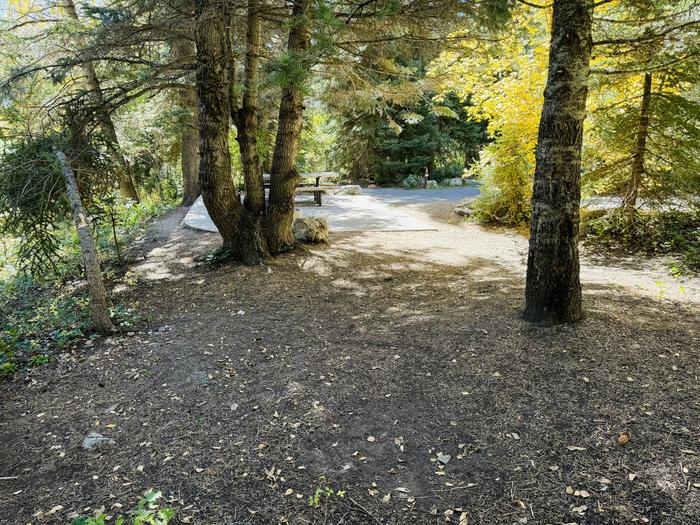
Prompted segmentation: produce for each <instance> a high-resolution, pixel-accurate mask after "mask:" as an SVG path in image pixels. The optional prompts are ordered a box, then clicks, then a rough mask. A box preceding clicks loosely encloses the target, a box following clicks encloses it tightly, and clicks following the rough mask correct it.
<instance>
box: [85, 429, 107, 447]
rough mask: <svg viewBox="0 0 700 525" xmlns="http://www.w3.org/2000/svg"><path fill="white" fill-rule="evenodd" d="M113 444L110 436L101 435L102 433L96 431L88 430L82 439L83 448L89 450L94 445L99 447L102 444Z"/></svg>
mask: <svg viewBox="0 0 700 525" xmlns="http://www.w3.org/2000/svg"><path fill="white" fill-rule="evenodd" d="M113 444H114V440H113V439H112V438H108V437H106V436H103V435H102V434H98V433H97V432H90V433H89V434H88V435H87V436H85V438H84V439H83V448H84V449H87V450H90V449H91V448H95V447H101V446H102V445H113Z"/></svg>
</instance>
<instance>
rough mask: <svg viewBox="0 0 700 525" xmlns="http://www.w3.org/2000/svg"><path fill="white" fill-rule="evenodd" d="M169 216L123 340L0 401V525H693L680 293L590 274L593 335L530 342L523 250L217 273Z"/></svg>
mask: <svg viewBox="0 0 700 525" xmlns="http://www.w3.org/2000/svg"><path fill="white" fill-rule="evenodd" d="M178 213H179V212H175V213H173V214H171V215H170V216H168V217H166V219H164V220H162V221H159V223H157V225H156V226H155V227H154V228H153V229H152V230H151V233H150V237H148V238H147V240H146V241H145V242H144V244H143V246H142V247H141V248H140V250H141V253H147V256H146V258H145V260H143V261H142V262H140V263H139V264H137V265H135V267H134V268H133V272H135V274H137V275H138V276H139V277H138V278H139V282H138V285H137V286H126V285H125V286H124V287H123V288H122V289H120V290H118V300H119V301H122V302H129V303H138V304H139V308H140V311H142V312H144V313H146V314H149V315H150V316H151V319H150V321H149V322H148V323H145V324H144V326H143V327H142V329H141V330H140V331H138V332H137V333H135V334H133V335H132V336H123V337H114V338H110V339H108V340H105V341H100V342H98V343H97V344H96V345H95V346H94V347H92V348H85V349H83V351H81V352H80V353H78V354H76V355H73V356H70V357H68V358H65V359H63V360H62V362H61V363H60V364H59V365H58V366H57V367H55V368H48V367H45V368H43V369H37V370H35V371H34V372H32V373H31V374H30V375H29V376H28V377H27V378H26V380H22V379H19V378H18V380H17V381H15V382H12V383H4V384H2V385H0V389H1V391H0V396H1V397H0V400H1V401H0V402H1V403H2V416H1V417H0V439H2V442H3V444H4V447H3V448H2V449H0V465H1V466H2V467H1V469H0V477H8V478H12V479H2V480H0V523H18V524H20V523H27V522H29V521H31V522H32V523H67V522H68V521H69V516H70V515H71V513H75V512H83V513H85V512H90V511H92V510H94V509H97V508H101V507H104V508H105V509H106V511H107V512H108V513H115V512H116V511H117V510H118V509H119V505H121V506H123V507H122V508H123V509H126V508H128V507H129V506H131V505H132V504H133V502H134V501H135V500H136V499H137V498H138V496H139V494H141V493H142V492H143V491H144V490H146V489H148V488H151V487H153V488H156V489H158V490H161V491H162V492H163V493H164V494H165V496H166V497H167V499H168V500H169V502H170V503H169V505H170V506H172V507H173V508H176V509H177V510H178V518H177V520H176V523H197V524H207V525H209V524H212V525H233V524H234V523H256V524H258V523H259V524H272V523H290V524H304V523H313V524H324V523H327V524H341V523H343V524H355V523H368V524H369V523H374V524H377V523H387V524H398V523H435V524H438V523H445V522H446V518H449V520H450V521H449V522H448V523H455V524H457V523H460V522H459V519H460V517H461V516H463V517H462V520H463V521H462V523H461V524H460V525H463V524H464V523H469V524H484V525H500V524H504V525H506V524H508V525H510V524H514V523H515V524H517V523H536V524H547V523H551V524H561V523H576V524H581V525H583V524H622V523H625V524H628V523H634V522H636V523H663V524H688V525H690V524H696V523H698V522H700V489H698V488H697V487H695V485H694V484H697V483H700V456H699V455H698V454H699V453H700V418H699V417H698V416H700V401H699V400H700V397H698V394H699V390H700V385H699V384H698V376H699V375H700V359H698V358H699V357H700V356H699V355H698V354H700V341H699V340H698V333H697V327H698V325H699V323H698V321H699V318H698V308H697V306H698V297H700V294H699V293H698V291H699V290H700V286H698V282H697V280H688V281H686V282H679V281H674V280H672V279H670V278H669V277H668V275H665V274H664V272H663V270H662V267H661V266H660V265H658V264H657V263H654V262H645V263H643V264H641V265H638V266H637V267H620V266H617V264H618V262H617V261H613V262H615V264H616V265H610V264H608V265H606V266H602V265H600V264H594V261H593V260H592V259H585V260H584V265H583V272H582V276H583V281H584V287H585V300H586V309H587V312H588V316H587V318H586V319H585V320H584V321H583V322H582V323H580V324H578V325H576V326H568V327H555V328H535V327H532V326H529V325H527V324H526V323H524V322H522V321H521V320H520V319H519V317H518V314H519V311H520V308H521V303H522V294H523V264H524V257H525V253H526V248H527V246H526V242H525V241H524V239H522V238H521V237H519V236H517V235H512V234H503V233H494V232H489V231H485V230H483V229H481V228H479V227H477V226H474V225H471V224H449V223H446V222H443V221H441V222H440V228H439V231H437V232H412V233H389V232H387V233H373V234H369V235H350V234H346V235H343V236H337V237H336V238H335V239H334V242H333V244H331V245H330V246H329V247H317V248H313V249H311V250H308V251H305V252H299V253H296V254H290V255H288V256H285V257H282V258H279V259H277V260H274V261H272V262H271V264H270V266H269V267H259V268H258V267H256V268H247V267H222V268H211V267H209V266H208V265H197V264H196V263H195V261H194V259H195V257H197V256H199V255H202V254H204V253H206V252H207V251H208V250H210V249H212V248H214V247H215V246H216V245H217V243H218V240H217V238H216V236H215V235H213V234H202V233H199V232H193V231H189V230H183V229H180V228H178V227H177V224H178V217H179V215H178ZM411 213H417V214H423V217H424V218H425V217H427V218H431V217H432V219H433V220H435V219H436V218H438V219H439V218H443V219H446V218H449V215H448V214H445V213H444V210H440V209H435V208H433V209H431V210H420V209H414V208H412V209H411ZM608 262H610V261H608ZM660 281H662V282H663V283H664V284H663V285H662V284H659V282H660ZM93 431H95V432H100V433H101V434H103V435H105V436H108V437H110V438H112V439H114V444H113V445H111V446H107V447H104V448H100V449H92V450H84V449H83V448H82V447H81V442H82V439H83V437H84V436H85V435H86V434H88V433H89V432H93ZM623 431H626V432H630V433H631V436H632V437H631V440H630V441H629V443H627V444H626V445H624V446H622V445H619V444H618V442H617V440H618V437H619V435H620V432H623ZM438 453H440V454H439V455H438ZM447 455H449V456H450V458H449V461H448V462H447V463H446V464H445V465H441V464H440V462H439V461H438V458H439V459H441V460H443V461H446V459H447V457H446V456H447ZM15 477H16V479H15ZM320 487H333V488H334V489H335V490H342V491H345V494H344V496H343V497H340V496H337V495H334V496H332V497H322V498H321V499H320V504H319V506H318V507H317V508H316V507H312V506H310V505H309V504H308V497H309V496H310V495H312V494H314V492H315V491H316V490H317V489H318V488H320ZM567 487H571V488H570V489H569V490H568V491H567ZM698 487H700V485H698ZM575 491H578V492H575ZM568 492H571V494H569V493H568ZM57 505H60V506H62V507H63V508H62V509H59V510H58V511H56V512H55V513H54V514H52V515H50V516H47V515H46V513H47V511H49V509H52V508H53V507H55V506H57ZM87 507H89V508H90V509H91V510H90V511H85V510H84V509H85V508H87ZM37 513H39V514H37ZM33 516H34V517H33ZM467 519H468V521H465V520H467ZM645 520H649V521H645Z"/></svg>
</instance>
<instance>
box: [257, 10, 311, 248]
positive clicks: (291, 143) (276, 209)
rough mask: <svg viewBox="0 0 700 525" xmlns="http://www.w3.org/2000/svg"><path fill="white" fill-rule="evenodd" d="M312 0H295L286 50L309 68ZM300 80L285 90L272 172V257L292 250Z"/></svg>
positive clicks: (300, 120) (300, 117) (269, 233)
mask: <svg viewBox="0 0 700 525" xmlns="http://www.w3.org/2000/svg"><path fill="white" fill-rule="evenodd" d="M309 3H310V2H309V0H294V7H293V8H292V19H293V22H292V27H291V29H290V30H289V40H288V43H287V51H288V53H289V54H290V55H291V56H292V57H293V59H294V60H297V61H299V62H300V63H301V66H300V67H303V68H306V67H307V66H306V65H305V63H306V57H305V56H304V55H305V54H306V51H307V50H308V48H309V44H310V36H309V20H308V16H309ZM300 82H301V81H299V80H298V79H295V80H294V81H290V83H289V84H288V85H287V86H284V88H283V90H282V99H281V101H280V109H279V119H278V125H277V138H276V140H275V150H274V153H273V155H272V170H271V172H270V199H269V206H268V214H267V243H268V247H269V250H270V253H272V254H278V253H281V252H283V251H285V250H288V249H290V248H291V247H293V246H294V245H295V244H296V242H295V240H294V235H293V233H292V222H293V221H294V196H295V190H296V187H297V184H298V183H299V172H298V171H297V168H296V159H297V154H298V153H299V142H300V138H301V128H302V124H303V119H304V95H303V85H300Z"/></svg>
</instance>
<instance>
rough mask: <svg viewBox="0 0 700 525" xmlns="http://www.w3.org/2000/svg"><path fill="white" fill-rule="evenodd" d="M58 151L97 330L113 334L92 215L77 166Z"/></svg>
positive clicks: (55, 150)
mask: <svg viewBox="0 0 700 525" xmlns="http://www.w3.org/2000/svg"><path fill="white" fill-rule="evenodd" d="M54 155H55V156H56V159H58V162H59V164H60V165H61V169H62V171H63V178H64V180H65V183H66V191H67V193H68V200H69V201H70V204H71V208H72V209H73V222H74V223H75V228H76V230H78V240H79V241H80V252H81V253H82V256H83V267H84V268H85V277H86V278H87V283H88V290H89V292H90V310H91V311H92V321H93V323H94V325H95V330H97V332H99V333H101V334H110V333H112V331H113V330H114V325H113V324H112V321H111V319H110V318H109V301H108V299H107V292H106V291H105V285H104V282H103V281H102V270H101V269H100V261H99V259H98V257H97V248H96V247H95V241H94V239H93V238H92V234H91V233H90V219H89V218H88V215H87V213H86V212H85V209H84V208H83V203H82V202H81V200H80V192H79V191H78V183H77V182H76V180H75V175H74V174H73V170H72V169H71V167H70V164H69V163H68V160H67V159H66V156H65V155H64V153H63V152H62V151H60V150H59V149H57V148H54Z"/></svg>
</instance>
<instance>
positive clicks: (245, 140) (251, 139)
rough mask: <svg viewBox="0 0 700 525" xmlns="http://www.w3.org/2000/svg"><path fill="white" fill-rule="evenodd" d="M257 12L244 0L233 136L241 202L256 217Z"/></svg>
mask: <svg viewBox="0 0 700 525" xmlns="http://www.w3.org/2000/svg"><path fill="white" fill-rule="evenodd" d="M261 41H262V38H261V34H260V16H259V13H258V3H257V0H248V29H247V44H248V46H247V51H246V60H245V78H244V82H243V84H244V85H243V88H244V89H243V101H242V106H241V108H240V109H239V110H238V111H237V112H236V116H237V118H236V129H237V131H238V133H237V135H236V139H237V140H238V145H239V147H240V151H241V164H242V165H243V179H244V181H245V188H246V195H245V200H244V205H245V207H246V209H247V210H248V211H249V212H250V213H251V214H252V215H253V217H254V218H255V219H256V220H259V219H260V218H261V215H262V214H263V212H264V210H265V187H264V184H263V177H262V165H261V162H260V155H259V153H258V129H259V124H258V120H259V117H258V98H259V97H258V77H259V75H258V68H259V62H260V46H261Z"/></svg>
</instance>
